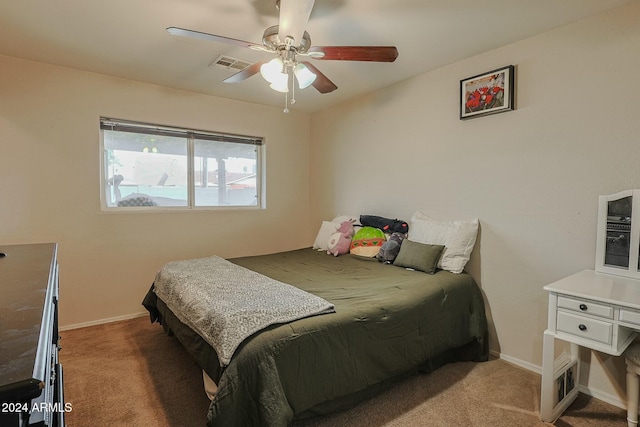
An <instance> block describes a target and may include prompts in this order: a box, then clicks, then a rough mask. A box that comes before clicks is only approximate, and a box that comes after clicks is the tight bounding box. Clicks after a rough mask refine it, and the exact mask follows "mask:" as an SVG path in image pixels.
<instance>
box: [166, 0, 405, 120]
mask: <svg viewBox="0 0 640 427" xmlns="http://www.w3.org/2000/svg"><path fill="white" fill-rule="evenodd" d="M313 4H314V0H276V7H277V8H279V9H280V19H279V25H274V26H272V27H269V28H267V29H266V30H265V31H264V34H263V36H262V44H257V43H251V42H247V41H243V40H238V39H233V38H229V37H224V36H219V35H215V34H208V33H202V32H199V31H193V30H187V29H184V28H177V27H169V28H167V32H169V34H172V35H176V36H185V37H193V38H197V39H202V40H209V41H214V42H219V43H226V44H231V45H235V46H241V47H247V48H249V49H253V50H259V51H264V52H268V53H272V54H275V55H277V56H276V57H275V58H273V59H271V60H265V61H259V62H256V63H255V64H252V65H250V66H248V67H247V68H245V69H243V70H241V71H239V72H237V73H235V74H233V75H232V76H230V77H228V78H226V79H225V80H224V82H225V83H238V82H241V81H243V80H246V79H248V78H249V77H251V76H253V75H255V74H257V73H260V74H261V75H262V76H263V78H264V79H265V80H267V81H268V82H269V83H270V87H271V88H272V89H274V90H277V91H279V92H285V93H287V92H288V91H289V82H290V81H291V87H292V89H293V88H294V84H293V80H294V78H293V77H292V76H295V80H297V81H298V87H299V88H300V89H304V88H306V87H308V86H310V85H312V86H313V87H314V88H315V89H316V90H317V91H318V92H320V93H329V92H333V91H334V90H336V89H337V88H338V87H337V86H336V85H335V84H334V83H333V82H332V81H331V80H329V78H328V77H327V76H325V75H324V74H322V72H320V70H318V69H317V68H316V67H315V66H314V65H313V64H311V63H310V62H309V61H307V60H306V59H319V60H338V61H371V62H393V61H395V60H396V58H397V57H398V49H397V48H396V47H395V46H312V45H311V38H310V37H309V33H307V32H306V31H305V28H306V26H307V22H308V21H309V16H310V15H311V10H312V9H313ZM299 58H303V59H299ZM287 103H288V98H285V113H286V112H288V108H286V105H287ZM294 103H295V97H292V100H291V104H294Z"/></svg>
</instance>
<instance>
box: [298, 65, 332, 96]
mask: <svg viewBox="0 0 640 427" xmlns="http://www.w3.org/2000/svg"><path fill="white" fill-rule="evenodd" d="M302 63H303V64H304V65H306V66H307V67H308V68H309V70H311V72H313V74H315V75H316V79H315V80H314V81H313V83H311V85H312V86H313V87H314V88H316V90H317V91H318V92H320V93H329V92H333V91H334V90H336V89H338V86H336V85H335V83H333V82H332V81H331V80H329V77H327V76H325V75H324V74H322V72H321V71H320V70H318V69H317V68H316V67H315V66H314V65H313V64H312V63H310V62H306V61H303V62H302Z"/></svg>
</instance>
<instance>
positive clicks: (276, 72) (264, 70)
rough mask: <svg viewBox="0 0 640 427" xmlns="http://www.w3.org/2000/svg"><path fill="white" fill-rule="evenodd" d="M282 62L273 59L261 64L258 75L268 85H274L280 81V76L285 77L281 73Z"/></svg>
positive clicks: (278, 59)
mask: <svg viewBox="0 0 640 427" xmlns="http://www.w3.org/2000/svg"><path fill="white" fill-rule="evenodd" d="M283 67H284V62H282V59H280V58H273V59H272V60H271V61H269V62H267V63H265V64H262V65H261V66H260V75H262V78H264V79H265V80H266V81H268V82H269V83H274V82H278V81H280V80H282V77H281V76H282V75H284V76H286V74H285V73H283V72H282V69H283Z"/></svg>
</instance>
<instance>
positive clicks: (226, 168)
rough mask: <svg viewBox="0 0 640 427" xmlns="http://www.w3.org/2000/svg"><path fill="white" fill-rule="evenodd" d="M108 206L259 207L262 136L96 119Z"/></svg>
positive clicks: (130, 208)
mask: <svg viewBox="0 0 640 427" xmlns="http://www.w3.org/2000/svg"><path fill="white" fill-rule="evenodd" d="M100 133H101V142H102V153H103V160H102V180H101V184H102V189H103V190H102V201H103V206H104V207H105V208H106V209H127V210H135V209H140V208H146V209H154V208H156V209H157V208H158V207H161V208H169V207H170V208H178V209H179V208H206V207H244V206H253V207H262V195H261V193H262V191H261V188H262V185H261V181H262V179H261V177H262V165H261V158H262V149H263V141H262V138H258V137H249V136H240V135H230V134H221V133H214V132H206V131H199V130H188V129H181V128H173V127H166V126H158V125H149V124H144V123H134V122H128V121H123V120H115V119H108V118H101V119H100Z"/></svg>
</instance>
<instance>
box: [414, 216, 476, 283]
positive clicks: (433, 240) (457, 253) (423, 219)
mask: <svg viewBox="0 0 640 427" xmlns="http://www.w3.org/2000/svg"><path fill="white" fill-rule="evenodd" d="M477 236H478V219H477V218H476V219H473V220H471V221H438V220H435V219H432V218H430V217H429V216H428V215H427V214H425V213H424V212H420V211H418V212H416V213H415V214H413V217H411V224H410V225H409V236H408V239H409V240H412V241H414V242H418V243H425V244H429V245H444V251H443V252H442V256H441V257H440V260H439V261H438V267H439V268H441V269H443V270H447V271H450V272H452V273H462V271H463V270H464V267H465V265H467V262H468V261H469V257H470V256H471V251H472V250H473V247H474V245H475V243H476V237H477Z"/></svg>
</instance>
